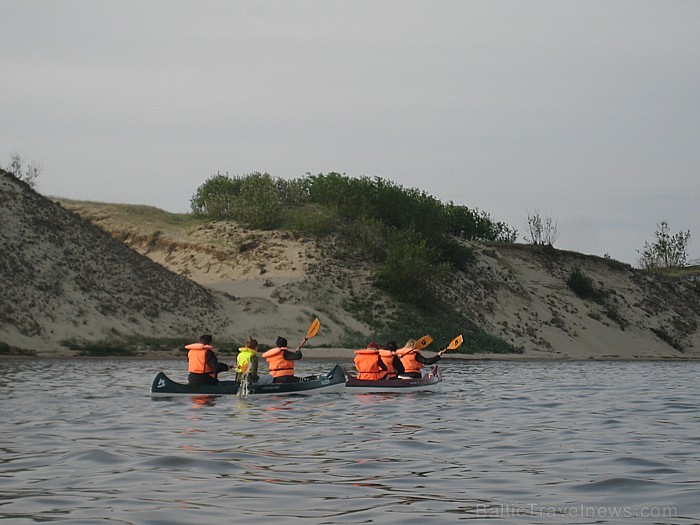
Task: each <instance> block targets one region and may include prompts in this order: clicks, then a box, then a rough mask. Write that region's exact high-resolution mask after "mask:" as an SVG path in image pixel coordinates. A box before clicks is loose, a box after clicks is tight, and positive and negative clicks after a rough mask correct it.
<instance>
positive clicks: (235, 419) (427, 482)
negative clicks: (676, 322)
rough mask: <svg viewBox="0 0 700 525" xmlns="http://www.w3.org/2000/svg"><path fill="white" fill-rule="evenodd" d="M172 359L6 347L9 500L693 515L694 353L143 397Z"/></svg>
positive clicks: (335, 517)
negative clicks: (417, 381) (405, 379)
mask: <svg viewBox="0 0 700 525" xmlns="http://www.w3.org/2000/svg"><path fill="white" fill-rule="evenodd" d="M341 364H347V363H341ZM303 366H304V372H305V373H307V372H308V373H317V372H323V371H326V369H330V364H328V363H320V362H313V361H306V360H305V361H304V363H303ZM180 367H181V363H180V362H175V361H138V362H127V361H108V360H105V361H90V362H87V363H86V362H83V361H33V362H16V361H11V362H10V361H8V362H1V363H0V369H1V370H2V374H0V387H1V388H2V392H3V395H4V398H5V399H4V401H3V403H2V404H1V405H0V415H1V416H2V422H3V425H2V427H0V435H1V436H2V439H1V440H0V449H1V450H2V453H1V454H0V462H2V470H1V471H0V520H8V519H9V520H10V521H11V522H12V523H17V524H24V523H27V524H28V523H36V522H40V521H41V522H51V523H66V524H67V523H70V524H76V523H78V524H80V523H85V524H87V523H119V524H161V523H162V524H166V523H168V524H173V523H244V522H245V523H279V522H280V520H283V521H284V523H309V524H311V523H313V524H316V523H334V524H337V523H369V522H373V523H382V524H384V523H401V524H405V523H409V524H410V523H421V524H422V525H424V524H425V523H426V522H430V523H455V522H460V521H467V520H469V521H471V522H474V521H475V520H476V521H477V522H479V521H482V520H484V521H485V520H489V522H493V521H494V520H496V521H500V522H528V523H572V522H575V523H623V522H624V523H629V522H630V521H631V522H635V521H636V522H639V523H695V522H698V520H700V476H699V475H698V473H699V472H700V455H699V454H698V449H699V448H700V414H699V412H698V393H697V386H696V378H697V375H698V372H699V371H700V363H664V362H658V363H614V362H599V363H595V362H594V363H591V362H574V363H518V362H513V363H494V362H475V363H452V362H447V363H445V365H444V370H445V388H444V391H443V392H442V393H423V394H418V393H414V394H397V395H386V394H385V395H381V394H364V395H358V394H318V395H312V396H299V397H254V398H238V397H235V396H222V397H215V396H178V397H173V398H154V399H151V398H150V396H149V395H148V388H149V385H150V382H151V379H152V377H153V375H155V373H156V372H157V371H158V370H161V369H162V370H164V371H165V372H166V373H167V374H168V375H169V376H171V377H173V378H181V379H183V378H184V375H185V371H184V370H181V369H180Z"/></svg>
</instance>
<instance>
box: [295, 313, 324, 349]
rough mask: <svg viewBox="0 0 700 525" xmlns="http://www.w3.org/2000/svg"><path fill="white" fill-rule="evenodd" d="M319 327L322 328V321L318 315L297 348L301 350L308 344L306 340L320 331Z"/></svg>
mask: <svg viewBox="0 0 700 525" xmlns="http://www.w3.org/2000/svg"><path fill="white" fill-rule="evenodd" d="M319 328H321V321H319V320H318V317H317V318H316V319H314V322H313V323H311V326H309V330H308V331H307V332H306V337H305V338H304V340H303V341H302V342H301V344H300V345H299V346H298V347H297V350H301V347H302V346H304V345H305V344H306V341H308V340H309V339H311V338H312V337H313V336H315V335H316V334H317V333H318V330H319Z"/></svg>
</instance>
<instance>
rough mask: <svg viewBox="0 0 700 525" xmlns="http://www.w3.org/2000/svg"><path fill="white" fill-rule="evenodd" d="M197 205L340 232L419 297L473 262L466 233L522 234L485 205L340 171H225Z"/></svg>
mask: <svg viewBox="0 0 700 525" xmlns="http://www.w3.org/2000/svg"><path fill="white" fill-rule="evenodd" d="M190 205H191V209H192V212H193V213H194V214H196V215H203V216H206V217H209V218H212V219H231V220H235V221H237V222H240V223H242V224H244V225H246V226H248V227H250V228H260V229H277V228H279V229H287V230H291V231H294V232H298V233H303V234H307V235H314V236H324V235H330V234H339V239H341V240H342V245H343V246H344V247H345V248H346V249H347V253H346V254H344V255H346V256H347V255H355V256H359V257H365V258H370V259H372V260H374V261H377V262H379V263H382V264H383V267H382V269H381V270H380V271H379V272H378V274H377V276H376V277H377V284H378V285H379V286H381V287H383V288H385V289H387V290H388V291H390V292H395V293H400V295H401V296H403V298H405V299H413V300H416V299H419V298H420V297H421V296H424V295H425V293H426V292H427V291H428V289H429V288H430V283H431V282H432V283H434V282H436V279H437V280H439V279H440V277H441V276H446V275H447V272H448V271H449V270H450V268H451V267H452V268H458V269H463V268H464V267H465V266H466V265H467V264H470V263H471V262H473V260H474V254H473V252H472V250H471V249H469V248H468V247H467V246H465V245H464V244H462V243H460V242H459V241H458V239H465V240H483V241H503V242H515V239H516V237H517V231H516V230H515V229H514V228H511V227H510V226H508V225H507V224H505V223H503V222H499V221H494V220H492V219H491V217H490V216H489V215H488V214H487V213H485V212H483V211H479V210H478V209H470V208H468V207H466V206H459V205H456V204H454V203H453V202H449V203H443V202H441V201H439V200H438V199H436V198H435V197H432V196H431V195H428V194H427V193H425V192H424V191H421V190H418V189H415V188H410V189H407V188H404V187H402V186H400V185H397V184H395V183H393V182H391V181H388V180H385V179H382V178H380V177H374V178H370V177H360V178H352V177H348V176H346V175H343V174H340V173H327V174H319V175H307V176H305V177H301V178H297V179H293V180H286V179H281V178H276V177H272V176H271V175H269V174H267V173H251V174H249V175H244V176H234V177H231V176H229V175H228V174H225V175H224V174H221V173H217V174H216V175H214V176H212V177H210V178H209V179H207V181H206V182H204V183H203V184H202V185H201V186H200V187H199V188H198V189H197V191H196V192H195V194H194V196H193V197H192V199H191V202H190Z"/></svg>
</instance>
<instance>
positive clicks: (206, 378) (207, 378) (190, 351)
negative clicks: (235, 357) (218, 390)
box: [185, 334, 228, 385]
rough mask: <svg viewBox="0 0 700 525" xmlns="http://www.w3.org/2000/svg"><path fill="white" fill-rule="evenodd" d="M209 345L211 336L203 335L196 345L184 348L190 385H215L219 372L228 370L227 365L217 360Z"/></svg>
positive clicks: (212, 348)
mask: <svg viewBox="0 0 700 525" xmlns="http://www.w3.org/2000/svg"><path fill="white" fill-rule="evenodd" d="M211 343H212V337H211V335H209V334H204V335H202V336H200V337H199V340H198V341H197V342H196V343H192V344H189V345H187V346H185V349H186V350H187V361H188V366H187V371H188V372H189V374H188V376H187V382H188V383H189V384H190V385H216V384H217V383H218V382H219V380H218V378H217V375H218V374H219V372H226V371H227V370H228V365H227V364H226V363H220V362H219V360H218V359H217V357H216V354H215V353H214V347H213V346H212V344H211Z"/></svg>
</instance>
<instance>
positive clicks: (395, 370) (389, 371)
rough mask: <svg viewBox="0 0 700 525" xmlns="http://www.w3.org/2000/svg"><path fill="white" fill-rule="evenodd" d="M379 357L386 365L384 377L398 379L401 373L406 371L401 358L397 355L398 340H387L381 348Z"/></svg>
mask: <svg viewBox="0 0 700 525" xmlns="http://www.w3.org/2000/svg"><path fill="white" fill-rule="evenodd" d="M379 358H380V359H381V360H382V362H383V363H384V365H385V366H386V372H385V373H384V377H382V379H398V376H399V374H403V373H404V367H403V363H401V358H400V357H399V356H398V355H396V341H389V342H387V343H386V344H385V345H384V346H383V347H382V348H380V349H379Z"/></svg>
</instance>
